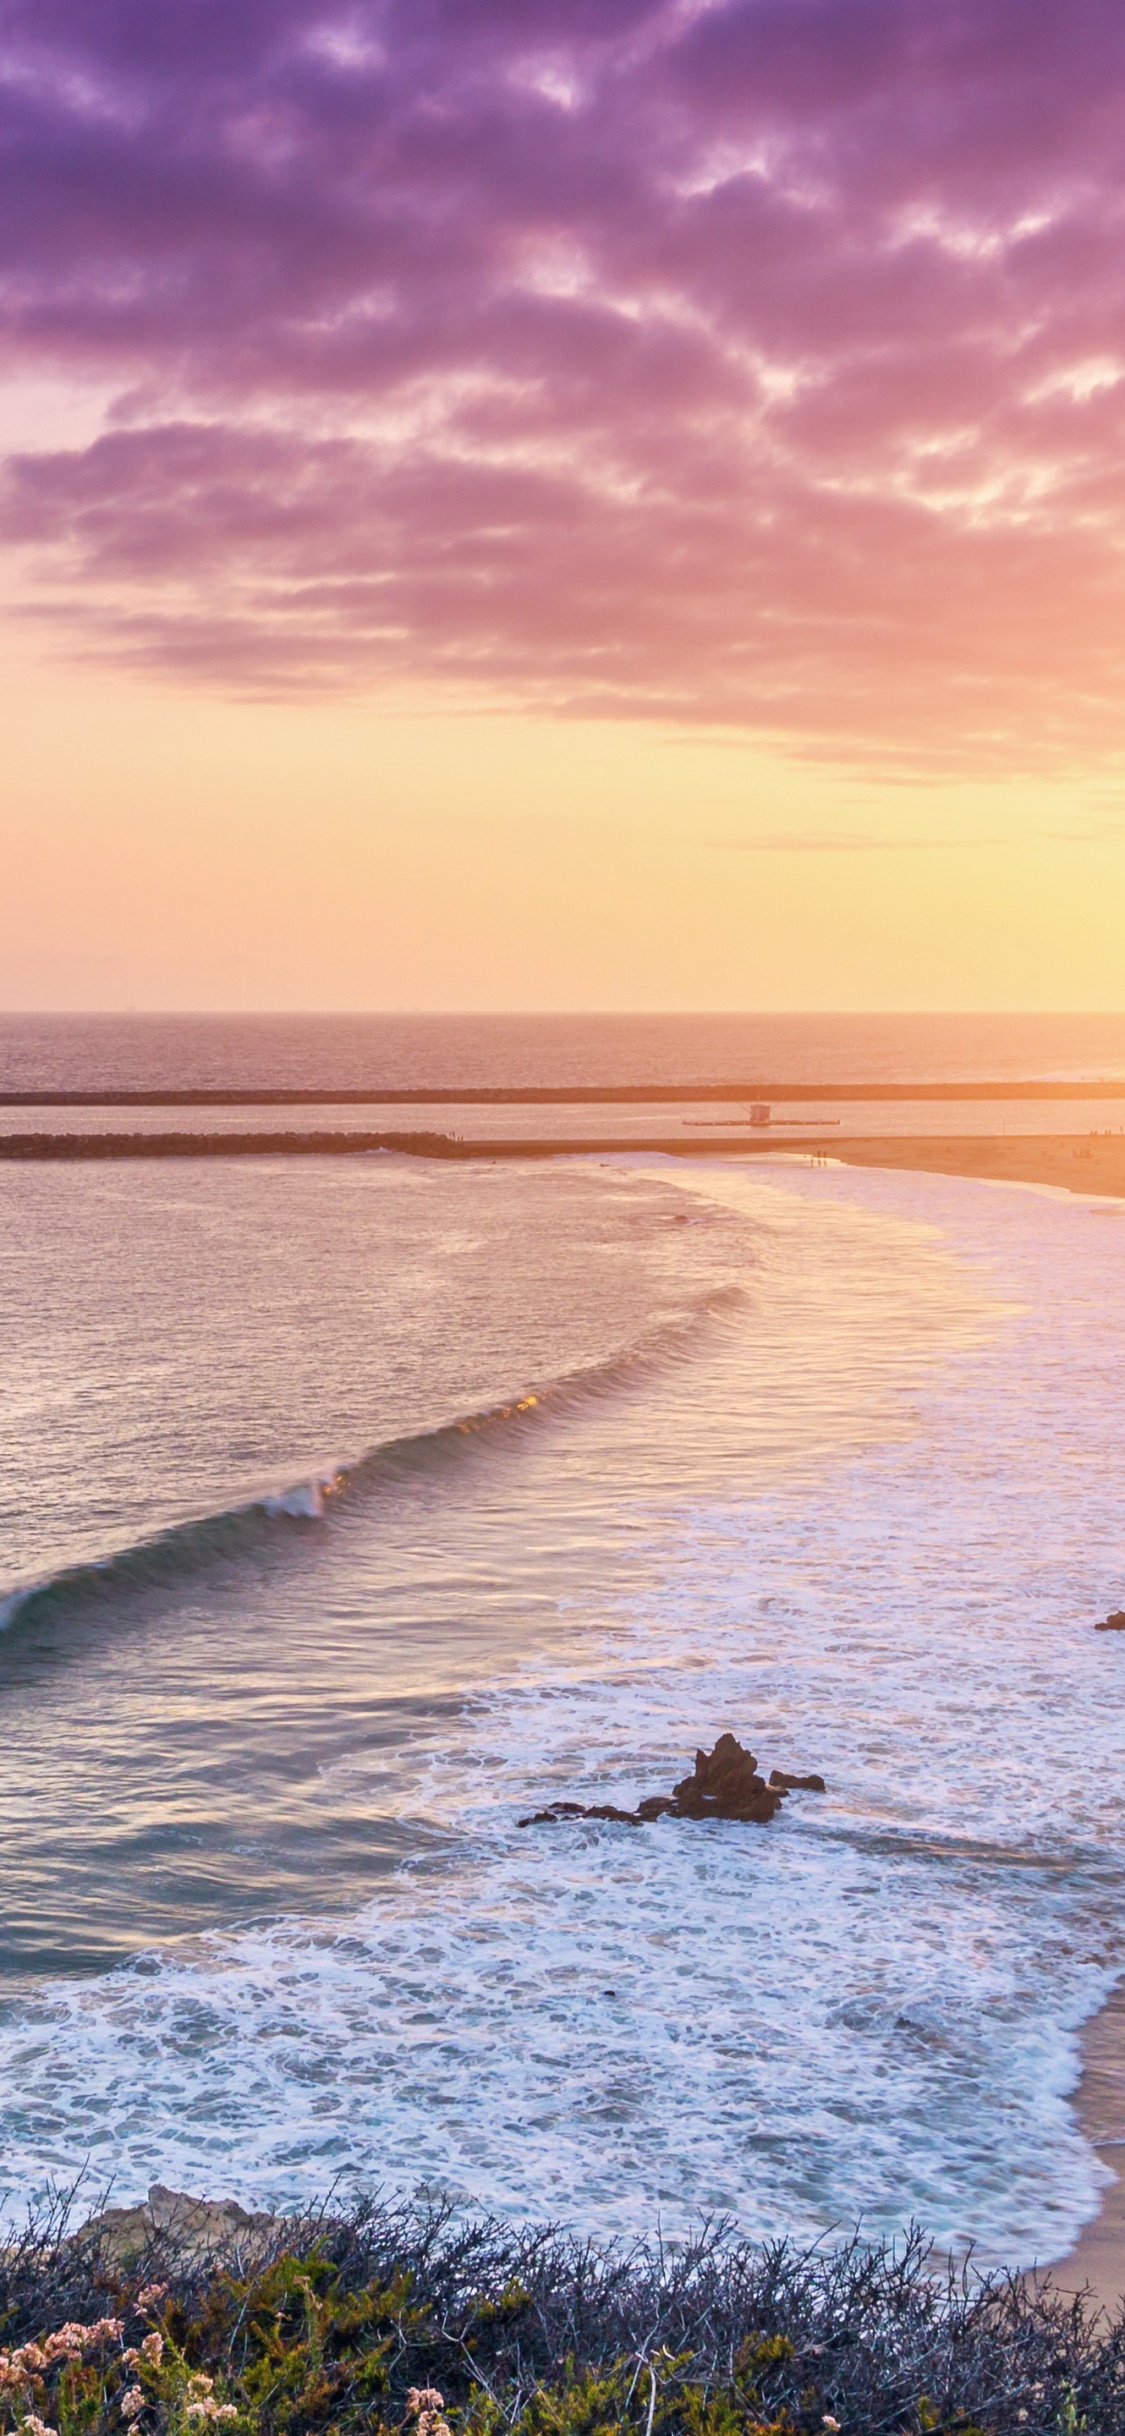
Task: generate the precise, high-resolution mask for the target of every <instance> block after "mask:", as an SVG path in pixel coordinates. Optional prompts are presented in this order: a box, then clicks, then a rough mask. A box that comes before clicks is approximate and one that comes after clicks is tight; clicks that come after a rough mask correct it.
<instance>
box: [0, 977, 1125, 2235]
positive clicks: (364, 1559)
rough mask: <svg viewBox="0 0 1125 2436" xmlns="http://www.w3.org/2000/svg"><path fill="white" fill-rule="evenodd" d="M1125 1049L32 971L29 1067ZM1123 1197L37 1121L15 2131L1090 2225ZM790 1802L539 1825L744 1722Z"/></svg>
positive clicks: (213, 2177)
mask: <svg viewBox="0 0 1125 2436" xmlns="http://www.w3.org/2000/svg"><path fill="white" fill-rule="evenodd" d="M769 1069H772V1078H773V1079H782V1078H791V1079H794V1080H801V1079H813V1080H815V1079H823V1080H825V1081H836V1080H846V1079H851V1078H854V1079H857V1080H859V1079H865V1078H868V1077H876V1076H882V1077H885V1078H886V1079H900V1078H901V1079H911V1080H913V1079H917V1080H928V1079H940V1078H942V1077H943V1076H951V1075H956V1076H965V1077H973V1076H984V1077H989V1078H992V1077H995V1078H996V1079H997V1080H1004V1079H1019V1078H1021V1077H1024V1076H1034V1075H1039V1074H1042V1075H1052V1076H1054V1075H1058V1076H1063V1077H1071V1078H1076V1079H1077V1078H1079V1077H1081V1076H1083V1075H1087V1074H1104V1075H1107V1076H1108V1075H1112V1074H1117V1073H1121V1072H1122V1071H1125V1019H1119V1018H1078V1017H1074V1018H1051V1019H1048V1018H1035V1019H1032V1018H1018V1019H1017V1018H1008V1019H999V1018H988V1019H985V1018H981V1019H969V1018H941V1019H939V1018H913V1019H910V1020H909V1021H903V1022H901V1023H892V1022H891V1021H890V1020H889V1019H878V1020H877V1019H874V1018H872V1019H860V1018H854V1019H847V1020H841V1021H829V1019H826V1018H815V1019H814V1018H807V1019H803V1018H792V1017H787V1018H783V1017H776V1018H768V1019H767V1018H750V1017H746V1018H737V1019H734V1018H732V1019H729V1020H727V1021H724V1020H721V1019H718V1018H698V1019H683V1018H677V1019H667V1020H663V1019H656V1018H635V1019H624V1018H614V1019H612V1020H607V1021H605V1022H602V1023H597V1022H594V1021H593V1020H592V1019H591V1020H589V1021H578V1020H577V1019H576V1020H573V1021H570V1020H568V1019H563V1018H539V1019H535V1020H534V1021H531V1022H528V1023H523V1024H521V1023H520V1022H519V1021H517V1019H514V1018H510V1019H509V1018H504V1019H489V1020H487V1021H486V1020H484V1019H465V1020H464V1021H463V1022H458V1021H456V1020H454V1019H450V1018H445V1019H422V1018H417V1019H414V1018H410V1019H408V1018H405V1017H404V1018H359V1017H355V1018H341V1019H329V1018H300V1019H298V1018H292V1019H288V1018H286V1019H282V1018H258V1019H252V1020H249V1019H234V1018H232V1019H230V1020H229V1021H224V1020H220V1019H212V1018H207V1019H204V1018H199V1019H172V1018H138V1019H126V1018H120V1019H116V1018H115V1019H110V1018H101V1019H97V1020H94V1021H90V1022H80V1021H79V1019H77V1018H56V1019H52V1020H51V1021H47V1020H45V1019H34V1020H32V1019H17V1018H6V1019H3V1021H2V1022H0V1088H3V1087H8V1088H67V1087H72V1088H86V1089H91V1088H92V1089H99V1088H105V1089H109V1088H113V1087H117V1088H121V1087H142V1088H143V1087H145V1086H153V1087H160V1086H164V1087H168V1086H170V1085H176V1084H192V1083H196V1084H206V1083H218V1084H226V1085H231V1084H234V1085H238V1084H242V1085H244V1086H247V1087H249V1086H251V1085H258V1086H269V1085H286V1084H288V1085H290V1086H292V1085H293V1084H297V1085H298V1086H300V1087H308V1088H332V1087H338V1088H341V1089H344V1088H347V1087H356V1086H357V1085H364V1084H368V1083H370V1082H375V1083H379V1082H382V1083H384V1084H385V1085H386V1087H387V1088H393V1087H395V1086H396V1085H398V1086H401V1085H403V1084H413V1083H421V1084H422V1085H425V1084H427V1083H429V1084H432V1085H433V1086H434V1087H437V1086H438V1085H439V1084H440V1083H442V1082H445V1083H457V1082H459V1081H460V1082H484V1083H504V1082H528V1081H547V1082H550V1081H558V1080H573V1081H582V1082H587V1081H589V1082H598V1081H614V1082H615V1081H631V1080H646V1079H648V1080H652V1079H668V1080H693V1079H699V1080H722V1079H727V1078H728V1077H730V1078H732V1079H741V1078H742V1076H743V1074H746V1075H747V1077H750V1076H751V1075H753V1074H755V1073H762V1072H763V1071H766V1070H769ZM1123 1227H1125V1210H1122V1209H1119V1207H1118V1205H1116V1204H1113V1203H1105V1202H1103V1203H1100V1204H1094V1203H1087V1202H1084V1201H1082V1200H1080V1199H1077V1198H1071V1197H1066V1196H1062V1195H1053V1194H1046V1193H1036V1192H1032V1191H1021V1190H1018V1189H1012V1188H997V1187H988V1186H981V1185H976V1184H973V1183H970V1182H967V1181H960V1180H957V1179H946V1178H939V1177H922V1176H918V1177H912V1176H909V1175H893V1174H885V1175H884V1174H879V1173H874V1172H861V1171H850V1172H848V1171H842V1170H834V1169H831V1168H828V1169H813V1168H809V1167H803V1166H800V1165H799V1164H792V1163H790V1164H787V1163H785V1162H783V1161H779V1162H778V1163H776V1164H772V1163H769V1162H763V1161H761V1160H760V1159H756V1160H754V1161H753V1162H749V1161H748V1162H746V1163H741V1162H739V1161H737V1160H733V1161H732V1160H725V1161H722V1162H715V1163H710V1164H709V1163H708V1161H707V1160H706V1158H705V1157H701V1158H699V1159H698V1160H696V1161H693V1162H691V1163H686V1162H661V1161H659V1160H654V1159H648V1160H645V1159H644V1158H641V1157H635V1158H630V1157H625V1158H620V1159H614V1160H609V1161H605V1162H597V1161H593V1160H590V1161H582V1160H578V1159H574V1160H560V1161H558V1162H555V1163H551V1164H550V1165H548V1166H542V1167H540V1166H532V1167H528V1168H526V1169H525V1168H522V1167H518V1166H517V1167H513V1166H512V1165H510V1164H496V1165H493V1164H492V1163H490V1162H489V1161H488V1160H487V1159H482V1160H480V1161H479V1162H473V1163H469V1164H467V1165H465V1166H462V1167H457V1168H455V1169H452V1170H451V1169H448V1168H446V1167H443V1166H436V1167H434V1166H427V1165H423V1164H421V1163H415V1162H413V1161H411V1160H408V1159H400V1158H396V1157H388V1156H376V1157H372V1158H370V1159H366V1160H363V1161H356V1162H354V1163H352V1162H344V1163H340V1162H337V1161H332V1160H323V1161H320V1160H315V1159H310V1160H307V1161H301V1162H292V1161H289V1160H286V1159H282V1158H277V1159H268V1158H263V1159H260V1160H259V1159H253V1160H246V1161H242V1162H239V1163H238V1165H237V1166H236V1167H230V1166H228V1165H226V1164H225V1163H221V1162H214V1163H212V1162H209V1161H207V1160H206V1159H203V1158H201V1159H200V1160H199V1161H194V1160H189V1161H182V1162H177V1163H176V1164H175V1166H169V1165H163V1164H162V1163H161V1162H159V1161H158V1160H153V1161H151V1162H148V1161H143V1162H139V1163H136V1164H131V1165H130V1166H129V1168H128V1169H127V1170H125V1169H119V1168H115V1167H112V1166H109V1167H96V1168H93V1167H90V1168H86V1167H82V1166H75V1167H69V1166H65V1167H50V1168H39V1167H16V1168H10V1169H4V1168H0V1355H2V1359H0V1446H2V1454H3V1461H2V1465H0V1602H2V1606H0V1617H2V1620H3V1622H4V1625H5V1630H4V1631H3V1633H2V1635H0V1718H2V1721H3V1727H4V1731H3V1733H2V1735H0V1801H2V1807H3V1816H4V1821H5V1864H6V1865H5V1870H4V1877H3V1893H2V1897H0V1973H2V1977H0V2128H2V2137H3V2154H4V2160H5V2187H6V2189H7V2191H8V2192H9V2193H10V2194H11V2196H12V2199H13V2200H14V2202H15V2203H16V2204H17V2205H18V2204H20V2203H22V2201H23V2199H24V2198H25V2197H27V2196H30V2195H33V2194H34V2193H35V2192H37V2191H42V2189H43V2188H44V2187H45V2186H46V2185H47V2183H49V2182H50V2181H51V2180H52V2179H53V2180H56V2181H57V2180H61V2179H63V2178H70V2177H71V2176H72V2175H73V2174H74V2172H75V2171H76V2170H78V2169H79V2168H81V2166H82V2165H83V2163H84V2162H86V2161H88V2162H89V2167H90V2171H91V2174H92V2176H93V2178H94V2180H95V2181H96V2182H97V2183H99V2184H101V2183H104V2181H105V2180H107V2179H109V2178H110V2177H112V2178H113V2179H114V2181H115V2186H116V2191H117V2195H118V2196H120V2197H128V2196H131V2195H134V2194H136V2193H137V2192H138V2191H139V2190H141V2189H143V2188H144V2187H145V2186H146V2185H147V2183H148V2182H149V2181H150V2180H154V2179H160V2180H163V2181H168V2182H172V2183H175V2184H178V2185H180V2186H182V2187H183V2186H186V2187H190V2188H196V2189H199V2188H206V2189H209V2190H219V2189H222V2190H224V2191H225V2190H230V2191H233V2192H234V2193H235V2194H236V2195H238V2196H240V2197H242V2198H243V2199H245V2200H247V2201H252V2202H259V2203H260V2202H273V2201H285V2200H288V2199H294V2198H299V2197H301V2196H307V2195H311V2194H314V2193H318V2192H321V2191H323V2190H324V2189H325V2188H326V2187H327V2185H328V2184H329V2183H330V2182H331V2181H332V2179H333V2178H334V2177H335V2176H337V2175H340V2174H343V2176H344V2177H345V2179H347V2178H348V2177H354V2178H355V2180H356V2181H358V2182H361V2183H366V2184H371V2183H373V2182H380V2183H382V2184H383V2185H384V2187H387V2188H389V2189H392V2190H395V2191H400V2192H410V2191H412V2190H415V2189H417V2188H418V2187H419V2186H420V2185H423V2184H424V2185H427V2186H428V2187H430V2188H431V2189H432V2188H441V2189H445V2190H448V2191H451V2192H452V2193H454V2194H455V2195H456V2196H457V2197H458V2198H459V2199H461V2200H463V2201H464V2202H465V2203H466V2204H470V2205H481V2206H488V2207H496V2208H499V2209H503V2210H506V2211H509V2212H511V2213H514V2214H518V2215H523V2216H531V2217H542V2216H544V2215H546V2214H554V2215H556V2216H559V2217H562V2218H564V2219H566V2220H568V2221H569V2222H571V2223H574V2224H578V2225H581V2226H583V2227H585V2228H590V2229H594V2230H601V2231H612V2230H620V2231H631V2230H634V2229H637V2228H640V2227H642V2226H644V2227H649V2226H651V2225H652V2224H653V2222H654V2220H655V2219H656V2217H657V2216H659V2217H660V2219H661V2221H662V2223H663V2224H664V2226H665V2228H666V2230H668V2231H670V2232H675V2231H676V2230H678V2229H680V2228H681V2227H682V2226H683V2225H684V2224H685V2223H686V2222H687V2221H689V2220H690V2218H691V2217H692V2216H693V2214H696V2215H697V2214H698V2213H699V2212H700V2211H702V2210H711V2211H714V2210H716V2209H729V2210H731V2211H732V2212H733V2213H734V2214H735V2215H736V2216H737V2217H738V2219H739V2221H740V2222H741V2224H742V2225H743V2226H744V2227H745V2229H746V2230H747V2231H749V2232H751V2233H757V2234H763V2235H764V2234H772V2233H777V2232H780V2231H785V2230H792V2231H795V2232H798V2233H800V2234H808V2233H813V2232H816V2231H818V2230H823V2229H824V2228H826V2227H828V2226H832V2225H834V2226H837V2227H839V2226H841V2225H843V2226H849V2225H850V2224H851V2223H852V2222H853V2221H855V2220H856V2219H857V2218H862V2220H863V2222H864V2223H865V2225H866V2226H867V2228H868V2229H869V2230H871V2231H875V2230H885V2229H890V2228H893V2227H896V2226H899V2225H901V2224H902V2223H903V2222H904V2221H905V2220H906V2219H908V2218H909V2217H910V2216H911V2215H916V2216H919V2217H921V2218H922V2219H923V2220H924V2221H925V2222H926V2223H927V2225H928V2226H929V2227H930V2228H931V2230H932V2231H933V2232H934V2233H935V2235H937V2236H938V2237H939V2238H940V2239H942V2240H954V2241H959V2240H963V2239H966V2238H970V2237H971V2238H975V2239H976V2240H977V2241H978V2242H979V2243H980V2244H981V2246H982V2248H983V2250H984V2251H985V2253H986V2254H988V2255H994V2256H1000V2257H1003V2258H1005V2259H1007V2260H1009V2261H1011V2262H1013V2263H1016V2262H1019V2261H1027V2260H1029V2259H1031V2258H1032V2257H1033V2256H1035V2255H1039V2256H1041V2257H1049V2256H1057V2255H1058V2254H1059V2253H1060V2252H1061V2251H1063V2250H1065V2249H1066V2248H1067V2246H1068V2245H1069V2244H1070V2242H1071V2241H1072V2240H1073V2238H1074V2236H1075V2234H1076V2233H1077V2231H1078V2229H1079V2226H1080V2224H1081V2222H1082V2221H1083V2219H1084V2218H1086V2217H1087V2216H1089V2215H1090V2214H1091V2213H1092V2211H1093V2209H1094V2207H1095V2206H1096V2204H1097V2198H1098V2188H1099V2183H1098V2176H1099V2168H1098V2166H1097V2163H1096V2160H1095V2159H1094V2158H1093V2156H1092V2155H1091V2153H1090V2152H1089V2151H1088V2150H1087V2148H1086V2146H1085V2144H1084V2142H1083V2140H1082V2138H1081V2136H1080V2134H1079V2131H1078V2128H1077V2125H1076V2121H1075V2118H1074V2115H1073V2112H1072V2108H1071V2105H1070V2103H1069V2099H1070V2093H1071V2091H1072V2088H1073V2085H1074V2080H1075V2075H1076V2058H1077V2045H1076V2037H1077V2032H1078V2029H1079V2027H1080V2025H1081V2023H1082V2021H1083V2019H1084V2018H1085V2017H1086V2016H1087V2015H1088V2014H1089V2012H1090V2011H1091V2009H1092V2008H1093V2007H1094V2006H1096V2005H1097V2003H1098V2002H1099V2001H1100V2000H1101V1998H1102V1996H1103V1995H1104V1994H1105V1992H1106V1990H1107V1989H1108V1987H1109V1986H1110V1985H1111V1984H1112V1981H1113V1979H1114V1977H1115V1976H1116V1974H1117V1972H1118V1969H1119V1962H1118V1955H1119V1952H1120V1945H1121V1933H1122V1925H1123V1912H1125V1867H1123V1855H1122V1845H1121V1835H1120V1824H1119V1787H1120V1782H1121V1767H1122V1759H1123V1757H1125V1750H1123V1744H1125V1727H1123V1722H1122V1720H1123V1704H1122V1693H1123V1690H1125V1678H1123V1672H1122V1670H1123V1669H1125V1636H1123V1637H1122V1640H1121V1641H1118V1640H1117V1639H1116V1638H1115V1637H1114V1636H1112V1635H1102V1636H1098V1635H1095V1634H1094V1632H1093V1629H1092V1626H1093V1623H1094V1621H1095V1619H1096V1618H1098V1617H1099V1616H1102V1615H1104V1614H1105V1613H1106V1611H1107V1609H1108V1608H1110V1607H1117V1606H1121V1605H1125V1528H1123V1522H1125V1518H1123V1515H1122V1481H1123V1477H1125V1264H1123V1247H1125V1237H1123V1235H1122V1228H1123ZM727 1726H730V1727H733V1728H734V1730H735V1731H737V1732H739V1733H740V1734H741V1735H742V1736H743V1737H744V1739H747V1740H749V1741H750V1742H751V1743H752V1745H753V1748H754V1749H755V1750H756V1751H757V1753H758V1755H759V1758H760V1759H761V1760H762V1762H763V1763H764V1765H765V1766H766V1768H767V1769H768V1768H769V1767H770V1766H773V1765H781V1766H789V1767H812V1768H818V1769H821V1770H823V1772H824V1774H825V1776H826V1777H827V1779H828V1783H829V1793H828V1795H827V1797H826V1798H824V1799H822V1800H821V1799H817V1798H816V1797H812V1796H806V1797H804V1798H802V1797H800V1796H794V1797H793V1799H792V1800H791V1801H790V1803H789V1804H788V1806H787V1808H786V1810H785V1811H784V1812H783V1814H782V1816H781V1817H780V1818H779V1819H778V1820H777V1821H776V1822H775V1823H774V1825H773V1826H772V1827H771V1828H769V1829H768V1830H757V1829H752V1828H731V1827H721V1826H700V1827H685V1826H684V1825H683V1824H682V1823H676V1822H668V1821H665V1822H661V1823H660V1824H659V1825H658V1826H656V1827H653V1828H650V1829H647V1830H644V1831H638V1832H632V1831H630V1830H628V1829H624V1828H616V1827H613V1826H609V1825H593V1824H585V1825H584V1824H577V1825H573V1826H569V1827H565V1828H556V1829H543V1828H539V1829H529V1828H521V1827H520V1826H519V1824H518V1822H519V1820H520V1819H521V1818H523V1817H525V1816H526V1814H527V1812H528V1811H529V1810H530V1809H532V1808H537V1807H539V1806H541V1804H542V1802H543V1801H544V1800H546V1799H551V1798H554V1797H556V1796H559V1795H564V1794H567V1795H574V1796H575V1797H576V1798H578V1799H580V1800H582V1799H588V1798H592V1799H599V1798H600V1799H605V1798H609V1799H612V1800H615V1801H626V1800H631V1799H633V1798H634V1797H635V1796H636V1795H637V1794H639V1793H642V1792H647V1791H653V1790H658V1789H661V1788H663V1787H665V1786H667V1785H668V1784H669V1783H670V1782H671V1780H672V1778H673V1777H674V1776H675V1775H678V1774H680V1773H682V1770H683V1766H684V1765H685V1764H686V1763H687V1762H688V1761H689V1760H690V1756H691V1753H692V1751H693V1749H694V1747H695V1744H696V1742H697V1741H706V1742H710V1741H711V1740H712V1739H713V1737H714V1735H715V1734H716V1733H717V1732H718V1731H720V1730H721V1729H722V1728H724V1727H727Z"/></svg>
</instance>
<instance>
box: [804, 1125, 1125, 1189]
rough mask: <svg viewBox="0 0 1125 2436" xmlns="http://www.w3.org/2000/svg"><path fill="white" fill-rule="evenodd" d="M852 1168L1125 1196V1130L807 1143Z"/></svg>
mask: <svg viewBox="0 0 1125 2436" xmlns="http://www.w3.org/2000/svg"><path fill="white" fill-rule="evenodd" d="M807 1147H808V1149H809V1151H810V1152H812V1153H813V1154H814V1155H815V1153H816V1152H818V1151H821V1152H824V1153H827V1155H828V1156H829V1157H831V1158H833V1159H842V1160H844V1161H845V1163H846V1164H847V1165H848V1166H849V1167H915V1168H927V1169H929V1170H931V1171H932V1172H933V1173H935V1174H938V1175H945V1176H981V1177H983V1178H986V1179H990V1180H993V1181H995V1182H997V1183H1009V1184H1053V1185H1059V1186H1061V1187H1063V1188H1064V1189H1065V1190H1066V1191H1068V1192H1072V1193H1110V1194H1120V1195H1121V1196H1122V1197H1123V1198H1125V1134H1123V1133H1093V1134H1072V1133H1032V1134H980V1135H973V1134H933V1135H930V1134H878V1135H876V1134H862V1135H853V1136H852V1137H851V1138H850V1139H844V1140H836V1141H832V1140H831V1139H830V1138H829V1137H826V1138H825V1139H824V1140H822V1141H821V1140H818V1141H816V1142H815V1143H814V1142H810V1143H809V1144H808V1145H807Z"/></svg>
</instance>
